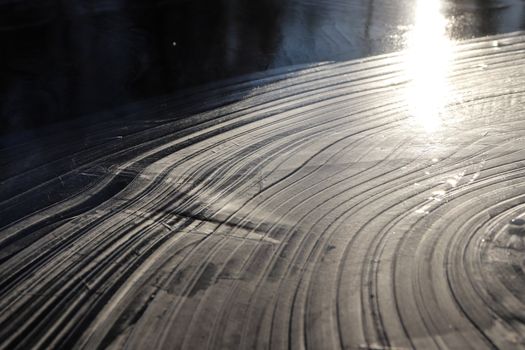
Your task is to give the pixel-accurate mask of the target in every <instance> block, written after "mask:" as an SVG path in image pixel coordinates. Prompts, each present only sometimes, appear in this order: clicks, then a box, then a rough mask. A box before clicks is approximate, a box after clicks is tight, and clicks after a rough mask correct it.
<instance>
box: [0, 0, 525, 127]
mask: <svg viewBox="0 0 525 350" xmlns="http://www.w3.org/2000/svg"><path fill="white" fill-rule="evenodd" d="M421 1H424V0H421ZM415 3H416V0H403V1H392V0H361V1H360V0H346V1H343V0H321V1H318V0H257V1H255V0H251V1H247V0H243V1H241V0H215V1H204V0H194V1H183V0H172V1H169V0H164V1H160V0H154V1H139V0H98V1H97V0H68V1H64V0H62V1H60V0H54V1H52V0H40V1H35V0H31V1H29V0H3V1H0V43H1V45H2V53H1V55H0V120H1V125H0V134H2V135H6V134H13V133H19V132H20V131H23V130H31V129H34V128H36V127H41V126H45V125H48V124H52V123H55V122H57V121H60V120H68V119H73V118H77V117H79V116H82V115H87V114H93V113H97V112H100V111H103V110H110V109H112V108H115V107H118V106H121V105H124V104H127V103H130V102H134V101H140V100H143V99H147V98H151V97H155V96H159V95H164V94H169V93H172V92H175V91H177V90H179V89H181V88H184V87H189V86H195V85H199V84H203V83H206V82H210V81H216V80H219V79H223V78H227V77H233V76H237V75H241V74H244V73H249V72H255V71H262V70H266V69H269V68H274V67H282V66H288V65H295V64H302V63H313V62H320V61H334V60H347V59H352V58H358V57H365V56H369V55H374V54H380V53H385V52H390V51H394V50H398V49H402V48H403V47H404V36H405V34H406V33H407V31H409V30H410V26H411V25H412V24H413V12H414V8H415ZM442 8H443V12H444V15H445V16H446V18H447V19H448V32H449V35H450V36H451V38H453V39H464V38H472V37H479V36H485V35H490V34H496V33H504V32H510V31H515V30H520V29H525V1H524V0H505V1H501V0H500V1H494V0H492V1H490V0H461V1H452V0H444V2H443V5H442Z"/></svg>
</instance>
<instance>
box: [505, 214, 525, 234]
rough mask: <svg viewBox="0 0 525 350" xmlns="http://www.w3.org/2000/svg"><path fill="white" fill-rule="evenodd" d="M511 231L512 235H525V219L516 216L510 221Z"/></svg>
mask: <svg viewBox="0 0 525 350" xmlns="http://www.w3.org/2000/svg"><path fill="white" fill-rule="evenodd" d="M509 233H510V234H512V235H520V236H524V235H525V220H523V219H521V218H514V219H512V220H510V222H509Z"/></svg>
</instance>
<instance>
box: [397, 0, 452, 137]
mask: <svg viewBox="0 0 525 350" xmlns="http://www.w3.org/2000/svg"><path fill="white" fill-rule="evenodd" d="M446 29H447V20H446V18H445V17H444V16H443V14H442V12H441V0H418V2H417V5H416V12H415V24H414V26H413V28H412V30H411V31H410V32H409V33H408V37H407V42H406V45H407V50H406V58H405V65H406V67H405V71H406V74H407V78H408V80H409V83H408V88H407V96H406V100H407V103H408V108H409V113H410V115H411V116H412V117H413V120H414V121H415V122H416V124H417V125H418V126H420V127H422V128H423V129H424V130H425V131H427V132H429V133H431V132H434V131H437V130H438V129H439V128H440V127H441V125H442V118H443V117H444V114H445V112H446V110H445V107H446V105H447V103H448V102H450V90H451V89H450V86H449V82H448V75H449V72H450V66H451V62H452V58H453V57H452V56H453V49H454V44H453V42H452V41H451V40H450V38H449V37H448V35H447V30H446Z"/></svg>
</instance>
